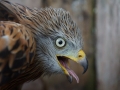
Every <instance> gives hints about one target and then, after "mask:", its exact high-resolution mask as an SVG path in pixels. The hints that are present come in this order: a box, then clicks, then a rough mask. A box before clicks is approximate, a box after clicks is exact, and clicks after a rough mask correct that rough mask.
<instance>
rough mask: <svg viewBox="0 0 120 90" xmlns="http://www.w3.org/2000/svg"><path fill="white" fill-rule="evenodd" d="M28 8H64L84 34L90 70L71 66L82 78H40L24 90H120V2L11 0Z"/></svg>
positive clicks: (110, 0) (26, 84) (109, 0)
mask: <svg viewBox="0 0 120 90" xmlns="http://www.w3.org/2000/svg"><path fill="white" fill-rule="evenodd" d="M9 1H12V2H17V3H21V4H23V5H26V6H28V7H31V8H34V7H37V8H45V7H49V6H52V7H55V8H64V9H65V10H67V11H69V12H70V14H71V16H72V18H73V20H74V21H75V22H76V23H77V25H78V26H79V28H80V29H81V31H82V34H83V38H84V50H85V52H86V54H87V58H88V60H89V69H88V71H87V72H86V73H85V74H84V75H82V71H83V69H82V67H81V66H79V65H77V64H76V63H74V62H71V64H70V65H71V68H72V69H73V70H74V71H75V72H76V74H77V75H78V76H79V78H80V83H79V84H77V83H76V81H75V80H74V81H73V83H71V84H70V83H69V82H68V81H67V79H66V77H65V76H64V75H53V76H51V77H41V78H40V79H37V80H36V81H33V82H28V83H25V84H24V85H23V87H22V90H120V0H9Z"/></svg>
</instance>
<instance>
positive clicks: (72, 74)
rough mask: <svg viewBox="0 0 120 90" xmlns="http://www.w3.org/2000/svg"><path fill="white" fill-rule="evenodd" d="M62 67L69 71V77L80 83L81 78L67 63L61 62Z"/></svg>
mask: <svg viewBox="0 0 120 90" xmlns="http://www.w3.org/2000/svg"><path fill="white" fill-rule="evenodd" d="M61 63H62V65H63V66H64V67H65V68H66V70H67V71H68V73H69V75H70V76H72V77H73V78H75V79H76V81H77V83H79V77H78V76H77V75H76V74H75V72H74V71H73V70H71V69H70V68H69V67H68V65H67V63H66V62H63V61H61Z"/></svg>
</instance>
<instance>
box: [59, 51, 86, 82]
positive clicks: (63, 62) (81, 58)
mask: <svg viewBox="0 0 120 90" xmlns="http://www.w3.org/2000/svg"><path fill="white" fill-rule="evenodd" d="M57 59H58V64H59V65H60V67H61V68H62V70H63V71H64V73H65V74H66V75H67V77H68V80H69V81H70V82H72V77H74V78H75V79H76V81H77V83H78V82H79V78H78V76H77V75H76V74H75V73H74V71H73V70H71V69H70V67H69V65H68V63H69V61H68V60H73V61H75V62H77V63H80V64H81V65H82V67H83V68H84V71H83V73H85V72H86V71H87V69H88V61H87V59H86V55H85V53H84V52H83V50H80V51H79V52H78V56H77V57H73V56H57Z"/></svg>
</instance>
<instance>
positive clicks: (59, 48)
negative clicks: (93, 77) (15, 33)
mask: <svg viewBox="0 0 120 90" xmlns="http://www.w3.org/2000/svg"><path fill="white" fill-rule="evenodd" d="M37 16H38V14H37ZM35 20H36V22H37V21H39V25H37V24H36V25H37V27H38V28H39V29H38V32H37V33H36V42H37V53H36V54H37V60H38V61H39V62H40V65H41V66H42V69H43V71H44V74H48V75H51V74H53V73H61V74H65V75H66V76H67V77H68V80H69V81H70V82H71V81H72V77H74V78H75V79H76V80H77V82H79V78H78V76H77V75H76V74H75V73H74V71H73V70H71V69H70V67H69V61H70V60H72V61H74V62H76V63H78V64H81V65H82V66H83V68H84V72H83V73H85V72H86V70H87V69H88V62H87V59H86V55H85V53H84V51H83V50H82V45H83V43H82V42H83V41H82V36H81V32H80V30H79V28H78V27H77V25H76V24H75V23H74V22H73V21H72V19H71V17H70V14H69V12H67V11H65V10H63V9H55V8H46V9H41V10H40V11H39V16H38V19H35ZM37 23H38V22H37Z"/></svg>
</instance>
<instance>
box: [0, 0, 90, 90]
mask: <svg viewBox="0 0 120 90" xmlns="http://www.w3.org/2000/svg"><path fill="white" fill-rule="evenodd" d="M82 47H83V40H82V35H81V32H80V29H79V28H78V27H77V25H76V23H75V22H73V20H72V19H71V16H70V14H69V12H68V11H65V10H63V9H61V8H52V7H49V8H41V9H37V8H34V9H30V8H28V7H26V6H23V5H20V4H13V3H11V2H9V1H6V0H2V1H0V90H13V88H15V87H16V86H17V85H18V84H22V83H24V82H26V81H30V80H35V79H37V78H39V77H40V76H41V75H52V74H65V75H66V77H67V78H68V81H70V82H72V78H75V79H76V81H77V83H78V82H79V78H78V76H77V75H76V74H75V72H74V71H73V70H71V69H70V67H69V60H73V61H75V62H77V63H80V64H81V65H82V66H83V68H84V73H85V72H86V70H87V69H88V62H87V59H86V55H85V53H84V51H83V50H82Z"/></svg>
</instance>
